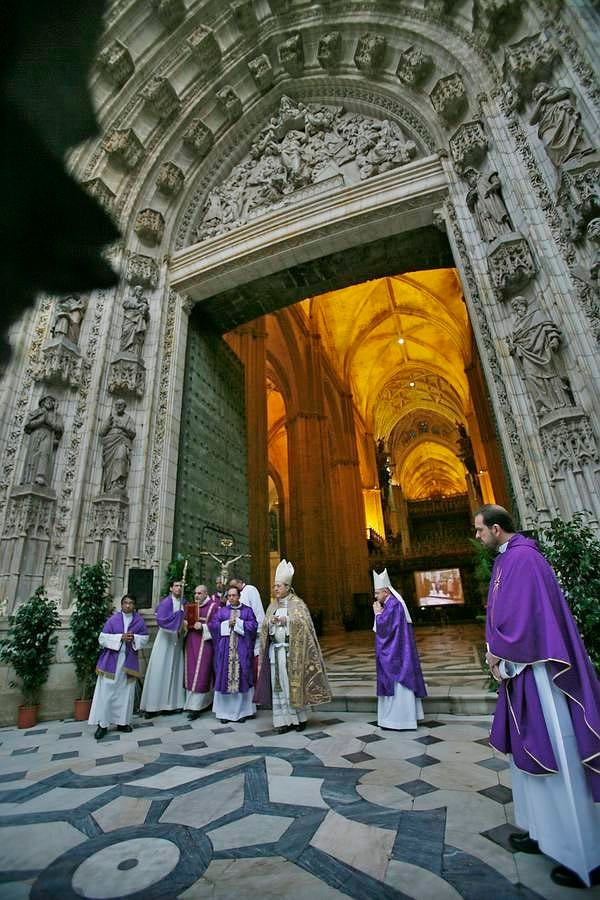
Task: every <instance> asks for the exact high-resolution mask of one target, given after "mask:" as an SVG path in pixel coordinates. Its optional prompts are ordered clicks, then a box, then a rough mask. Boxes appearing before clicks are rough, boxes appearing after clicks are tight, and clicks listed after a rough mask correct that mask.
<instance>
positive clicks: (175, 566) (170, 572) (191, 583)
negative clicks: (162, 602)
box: [161, 553, 198, 601]
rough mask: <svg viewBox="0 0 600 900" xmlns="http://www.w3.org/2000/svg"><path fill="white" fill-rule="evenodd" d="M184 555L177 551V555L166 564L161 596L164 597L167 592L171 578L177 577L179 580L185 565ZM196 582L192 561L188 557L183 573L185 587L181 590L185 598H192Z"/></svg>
mask: <svg viewBox="0 0 600 900" xmlns="http://www.w3.org/2000/svg"><path fill="white" fill-rule="evenodd" d="M185 559H186V558H185V557H184V556H182V554H181V553H178V554H177V556H176V557H175V558H174V559H172V560H171V562H170V563H169V565H168V566H167V571H166V572H165V580H164V584H163V589H162V593H161V597H166V596H167V594H168V593H169V582H170V581H171V580H172V579H173V578H177V579H178V580H179V581H181V579H182V577H183V567H184V565H185ZM197 584H198V581H197V578H196V573H195V571H194V567H193V565H192V563H191V562H190V561H189V557H188V567H187V571H186V574H185V587H184V591H183V596H184V597H185V599H186V600H188V601H190V600H193V599H194V588H195V587H196V585H197Z"/></svg>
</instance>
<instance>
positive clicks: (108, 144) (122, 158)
mask: <svg viewBox="0 0 600 900" xmlns="http://www.w3.org/2000/svg"><path fill="white" fill-rule="evenodd" d="M102 147H103V149H104V150H105V151H106V153H107V155H108V156H109V157H110V161H111V162H114V163H116V164H117V165H119V166H121V167H122V168H124V169H127V170H128V171H133V170H134V169H137V167H138V166H139V164H140V163H141V161H142V159H143V156H144V146H143V144H142V142H141V141H140V139H139V138H138V136H137V134H136V133H135V131H134V130H133V128H115V129H114V130H113V131H111V132H110V134H109V135H108V136H107V137H106V138H105V139H104V141H103V142H102Z"/></svg>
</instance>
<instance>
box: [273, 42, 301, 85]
mask: <svg viewBox="0 0 600 900" xmlns="http://www.w3.org/2000/svg"><path fill="white" fill-rule="evenodd" d="M277 52H278V55H279V62H280V63H281V65H282V66H283V68H284V69H285V70H286V72H289V73H290V75H293V76H294V77H298V75H301V74H302V71H303V69H304V47H303V46H302V35H301V34H300V32H299V31H297V32H296V33H295V34H293V35H292V36H291V37H289V38H288V39H287V41H283V43H282V44H279V46H278V47H277Z"/></svg>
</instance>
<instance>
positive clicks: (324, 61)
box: [317, 31, 342, 69]
mask: <svg viewBox="0 0 600 900" xmlns="http://www.w3.org/2000/svg"><path fill="white" fill-rule="evenodd" d="M341 57H342V33H341V32H340V31H328V32H327V34H322V35H321V37H320V38H319V46H318V49H317V59H318V60H319V65H320V66H321V68H322V69H335V68H336V66H337V65H339V62H340V59H341Z"/></svg>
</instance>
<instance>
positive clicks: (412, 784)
mask: <svg viewBox="0 0 600 900" xmlns="http://www.w3.org/2000/svg"><path fill="white" fill-rule="evenodd" d="M396 787H397V788H400V790H401V791H406V793H407V794H410V795H411V797H420V796H421V795H422V794H431V793H432V792H433V791H437V790H439V788H436V786H435V785H433V784H429V782H428V781H423V780H422V779H421V778H415V779H414V780H413V781H405V782H404V784H397V785H396Z"/></svg>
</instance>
